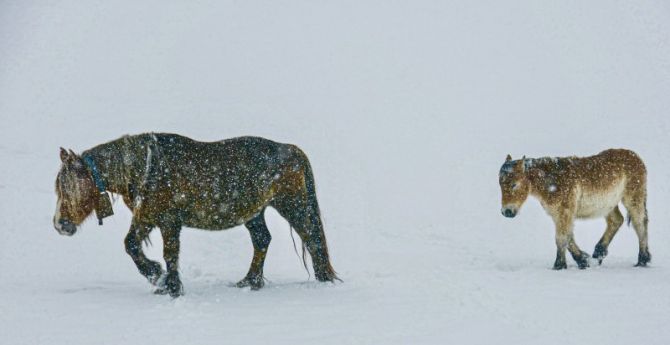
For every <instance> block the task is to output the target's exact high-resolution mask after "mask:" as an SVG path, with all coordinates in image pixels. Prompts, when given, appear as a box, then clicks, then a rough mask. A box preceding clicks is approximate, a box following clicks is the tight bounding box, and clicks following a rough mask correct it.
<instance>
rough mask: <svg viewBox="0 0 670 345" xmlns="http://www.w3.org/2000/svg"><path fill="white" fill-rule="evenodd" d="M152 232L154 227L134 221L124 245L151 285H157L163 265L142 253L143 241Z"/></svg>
mask: <svg viewBox="0 0 670 345" xmlns="http://www.w3.org/2000/svg"><path fill="white" fill-rule="evenodd" d="M151 230H153V227H152V226H150V225H146V224H141V223H139V222H136V221H133V223H132V224H131V226H130V231H128V235H126V238H125V240H124V243H125V246H126V252H127V253H128V255H130V257H131V258H132V259H133V262H135V265H136V266H137V269H138V270H139V271H140V273H141V274H142V275H143V276H145V277H146V278H147V279H148V280H149V282H150V283H151V284H153V285H157V284H158V280H159V278H160V277H161V275H162V274H163V269H162V268H161V264H159V263H158V262H156V261H151V260H149V259H147V257H146V256H145V255H144V252H143V251H142V241H144V240H146V239H147V238H148V237H149V234H150V233H151Z"/></svg>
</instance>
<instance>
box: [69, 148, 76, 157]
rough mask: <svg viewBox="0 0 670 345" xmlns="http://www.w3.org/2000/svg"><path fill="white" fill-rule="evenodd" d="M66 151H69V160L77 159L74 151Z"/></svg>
mask: <svg viewBox="0 0 670 345" xmlns="http://www.w3.org/2000/svg"><path fill="white" fill-rule="evenodd" d="M68 151H70V157H71V158H76V157H77V154H76V153H74V151H72V149H70V150H68Z"/></svg>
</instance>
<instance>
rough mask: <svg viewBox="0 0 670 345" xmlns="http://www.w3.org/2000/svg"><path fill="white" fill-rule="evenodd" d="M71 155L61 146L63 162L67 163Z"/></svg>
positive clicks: (61, 159)
mask: <svg viewBox="0 0 670 345" xmlns="http://www.w3.org/2000/svg"><path fill="white" fill-rule="evenodd" d="M69 157H70V154H69V153H68V152H67V151H66V150H65V149H64V148H62V147H61V148H60V161H61V162H63V163H67V160H68V158H69Z"/></svg>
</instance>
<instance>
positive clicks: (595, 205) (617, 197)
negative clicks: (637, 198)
mask: <svg viewBox="0 0 670 345" xmlns="http://www.w3.org/2000/svg"><path fill="white" fill-rule="evenodd" d="M625 186H626V185H625V182H624V181H621V182H619V183H617V184H616V185H615V186H613V187H612V188H610V189H609V190H605V191H582V196H581V198H580V200H579V205H578V208H577V218H600V217H605V216H607V215H608V214H609V213H610V212H612V209H614V207H616V206H617V205H618V204H619V202H621V199H622V198H623V193H624V188H625Z"/></svg>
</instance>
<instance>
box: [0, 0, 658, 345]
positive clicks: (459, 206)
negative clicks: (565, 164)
mask: <svg viewBox="0 0 670 345" xmlns="http://www.w3.org/2000/svg"><path fill="white" fill-rule="evenodd" d="M668 19H670V5H668V3H666V2H661V1H657V2H652V1H589V2H583V1H560V2H556V1H545V2H538V1H531V0H528V1H509V2H502V1H394V2H389V1H337V2H329V3H324V2H314V1H293V2H288V3H287V2H266V3H254V2H249V1H198V2H165V1H146V2H142V3H138V2H136V1H74V0H73V1H21V2H18V1H17V2H7V1H2V2H0V126H1V127H0V128H2V132H1V136H0V162H2V163H0V224H1V225H2V226H1V227H0V235H1V236H0V238H1V239H0V344H68V345H74V344H122V343H130V342H132V343H139V344H144V343H156V344H222V343H223V344H239V343H251V344H255V343H262V342H264V343H273V344H305V343H317V342H318V343H320V344H418V343H432V344H437V343H442V344H443V343H447V344H451V343H453V344H491V343H498V344H512V343H515V344H594V343H599V344H600V343H602V344H633V343H639V344H646V345H653V344H667V343H668V341H670V328H669V327H668V321H670V312H669V311H670V255H669V253H670V226H669V225H670V213H668V204H669V202H670V185H669V184H668V183H667V181H669V180H670V157H669V155H668V148H669V147H670V136H669V135H668V134H669V133H670V111H669V109H670V96H669V95H670V20H668ZM145 131H167V132H178V133H181V134H184V135H188V136H191V137H193V138H196V139H200V140H218V139H223V138H227V137H233V136H239V135H247V134H253V135H260V136H265V137H269V138H272V139H275V140H277V141H282V142H291V143H295V144H297V145H299V146H300V147H302V148H303V149H304V151H306V152H307V154H308V155H309V156H310V158H311V161H312V164H313V167H314V171H315V175H316V180H317V181H316V182H317V193H318V197H319V199H320V202H321V208H322V211H323V213H324V218H325V224H326V236H327V238H328V241H329V245H330V248H331V253H332V256H333V264H334V267H335V269H336V270H337V271H338V272H339V274H340V276H341V277H342V278H343V280H344V283H338V284H320V283H317V282H315V281H314V280H313V279H308V278H307V273H306V272H305V271H304V270H303V269H302V266H301V262H300V260H299V259H298V258H297V257H296V255H295V253H294V252H293V244H292V243H291V237H290V235H289V227H288V225H287V223H286V222H285V221H284V220H283V219H282V218H280V217H279V216H278V215H277V214H276V213H275V212H269V213H268V215H267V218H268V224H269V228H270V231H271V233H272V235H273V242H272V244H271V245H270V250H269V254H268V259H267V265H266V269H265V272H266V277H267V278H268V279H269V282H268V283H267V284H266V287H265V288H264V289H263V290H261V291H258V292H251V291H249V290H248V289H237V288H235V287H232V286H231V285H232V284H233V283H234V282H236V281H237V280H239V279H241V278H242V277H243V276H244V274H245V273H246V270H247V268H248V264H249V262H250V260H251V255H252V247H251V242H250V239H249V237H248V233H247V232H246V230H244V229H243V228H235V229H231V230H229V231H226V232H205V231H201V230H194V229H186V230H185V231H184V232H183V233H182V234H183V235H182V243H183V245H182V246H183V248H182V254H181V274H182V279H183V282H184V288H185V291H186V295H185V296H183V297H182V298H179V299H176V300H172V299H170V298H169V297H166V296H155V295H153V294H152V293H151V288H150V286H149V285H148V283H146V282H145V280H144V279H143V278H142V277H141V276H140V275H139V273H138V272H137V271H136V269H135V266H134V265H133V263H132V261H131V260H130V258H129V257H128V256H127V255H126V253H125V251H124V249H123V238H124V236H125V234H126V231H127V229H128V226H129V222H130V214H129V212H128V211H127V210H126V209H125V208H124V207H123V205H122V203H121V202H120V201H117V202H116V203H115V212H116V215H115V216H114V217H112V218H110V219H108V220H105V225H104V226H103V227H99V226H97V224H96V223H95V222H94V221H89V222H87V223H86V224H85V225H84V226H83V228H82V229H81V230H80V231H79V233H78V234H77V235H76V236H74V237H72V238H67V237H62V236H59V235H58V234H57V232H56V231H55V230H54V229H53V227H52V223H51V218H52V216H53V212H54V209H55V201H56V198H55V195H54V192H53V183H54V179H55V176H56V173H57V171H58V168H59V165H60V161H59V158H58V147H59V146H65V147H68V148H72V149H74V150H75V151H77V152H80V151H82V150H84V149H87V148H90V147H92V146H94V145H96V144H98V143H101V142H104V141H107V140H111V139H115V138H117V137H119V136H121V135H123V134H134V133H140V132H145ZM610 147H626V148H630V149H633V150H635V151H637V152H638V153H639V154H640V155H641V156H642V157H643V159H645V161H646V163H647V166H648V169H649V202H648V205H649V214H650V219H651V221H650V249H651V252H652V254H653V262H652V265H651V267H649V268H646V269H637V268H633V264H634V263H635V262H636V259H637V239H636V237H635V235H634V231H632V230H631V229H630V228H623V229H622V230H621V231H620V232H619V234H618V235H617V237H616V238H615V239H614V241H613V243H612V245H611V247H610V251H609V252H610V255H609V257H608V258H607V259H606V260H605V262H604V263H603V265H602V266H600V267H597V266H596V267H591V268H590V269H588V270H585V271H580V270H578V269H577V268H576V266H575V264H574V262H572V261H570V262H569V269H568V270H566V271H561V272H554V271H552V270H551V267H552V264H553V260H554V253H555V249H554V239H553V225H552V223H551V220H550V219H549V217H548V216H546V215H545V213H544V212H543V211H542V209H541V207H540V206H539V203H538V202H537V201H534V200H531V201H529V202H528V203H527V204H526V205H525V207H524V208H523V209H522V211H521V215H520V216H519V217H517V218H515V219H514V220H508V219H506V218H503V217H502V216H501V215H500V211H499V210H500V191H499V187H498V181H497V174H498V169H499V167H500V165H501V164H502V162H503V160H504V158H505V155H506V154H507V153H511V154H512V155H513V156H514V157H515V158H517V157H519V156H521V155H524V154H525V155H528V156H530V157H534V156H545V155H552V156H561V155H572V154H576V155H589V154H594V153H597V152H599V151H600V150H602V149H605V148H610ZM604 227H605V224H604V221H603V220H593V221H585V222H579V223H577V225H576V237H577V241H578V243H579V244H580V245H581V246H582V248H583V249H585V250H587V251H592V249H593V246H594V245H595V243H596V241H597V240H598V238H599V237H600V235H602V232H603V231H604ZM152 239H153V243H154V245H155V246H154V247H151V248H149V249H148V251H147V252H148V255H149V256H150V257H152V258H160V256H161V249H160V243H161V242H160V236H159V234H158V233H155V234H153V235H152Z"/></svg>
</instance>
